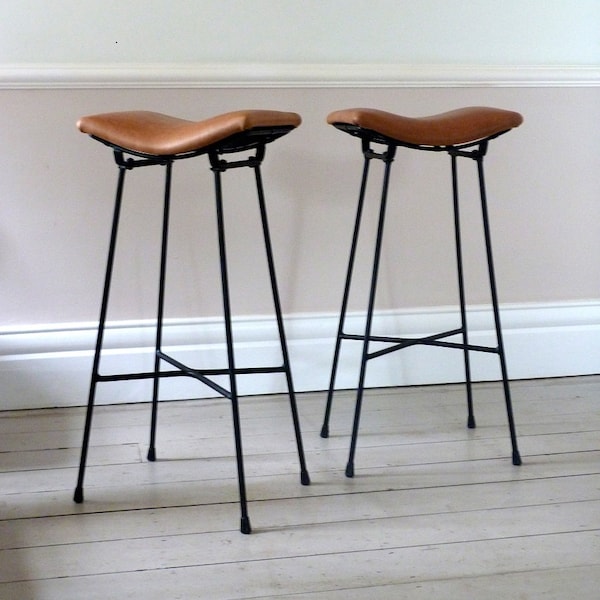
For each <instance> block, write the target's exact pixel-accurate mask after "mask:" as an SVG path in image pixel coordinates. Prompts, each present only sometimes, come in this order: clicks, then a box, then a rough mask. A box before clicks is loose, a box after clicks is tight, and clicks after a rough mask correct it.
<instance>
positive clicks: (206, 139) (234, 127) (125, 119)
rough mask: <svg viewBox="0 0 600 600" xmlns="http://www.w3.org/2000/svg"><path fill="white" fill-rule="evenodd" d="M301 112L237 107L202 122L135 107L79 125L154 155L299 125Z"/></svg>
mask: <svg viewBox="0 0 600 600" xmlns="http://www.w3.org/2000/svg"><path fill="white" fill-rule="evenodd" d="M300 123H301V119H300V115H298V114H296V113H292V112H281V111H275V110H238V111H235V112H229V113H225V114H222V115H218V116H216V117H211V118H209V119H205V120H203V121H188V120H186V119H179V118H176V117H171V116H168V115H164V114H161V113H156V112H150V111H143V110H134V111H125V112H112V113H104V114H99V115H91V116H87V117H82V118H81V119H79V121H78V122H77V127H78V128H79V130H80V131H82V132H83V133H87V134H89V135H92V136H94V137H96V138H99V139H100V140H102V141H104V142H108V143H109V144H111V145H115V146H119V147H120V148H123V149H126V150H133V151H135V152H141V153H143V154H150V155H155V156H173V155H176V154H181V153H186V152H194V151H197V150H202V149H203V148H207V147H209V146H212V145H213V144H216V143H218V142H220V141H222V140H225V139H227V138H229V137H231V136H232V135H235V134H237V133H242V132H244V131H249V130H251V129H255V128H262V127H290V128H295V127H298V125H300Z"/></svg>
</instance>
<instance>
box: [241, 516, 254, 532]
mask: <svg viewBox="0 0 600 600" xmlns="http://www.w3.org/2000/svg"><path fill="white" fill-rule="evenodd" d="M240 531H241V532H242V533H243V534H245V535H248V534H250V533H252V527H250V518H249V517H242V519H241V523H240Z"/></svg>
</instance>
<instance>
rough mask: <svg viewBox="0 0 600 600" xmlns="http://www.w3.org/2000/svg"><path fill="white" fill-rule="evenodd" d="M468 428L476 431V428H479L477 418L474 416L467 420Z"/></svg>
mask: <svg viewBox="0 0 600 600" xmlns="http://www.w3.org/2000/svg"><path fill="white" fill-rule="evenodd" d="M467 427H468V428H469V429H475V427H477V425H476V424H475V417H474V416H472V415H471V416H470V417H469V418H468V419H467Z"/></svg>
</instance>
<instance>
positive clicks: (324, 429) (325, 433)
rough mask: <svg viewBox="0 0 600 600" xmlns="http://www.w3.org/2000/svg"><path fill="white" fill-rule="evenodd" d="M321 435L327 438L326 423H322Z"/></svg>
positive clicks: (327, 428)
mask: <svg viewBox="0 0 600 600" xmlns="http://www.w3.org/2000/svg"><path fill="white" fill-rule="evenodd" d="M321 437H322V438H328V437H329V427H328V426H327V425H323V427H322V428H321Z"/></svg>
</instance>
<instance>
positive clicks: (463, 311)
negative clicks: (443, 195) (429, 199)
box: [451, 154, 475, 429]
mask: <svg viewBox="0 0 600 600" xmlns="http://www.w3.org/2000/svg"><path fill="white" fill-rule="evenodd" d="M451 161H452V196H453V203H454V234H455V237H456V244H455V247H456V265H457V273H458V295H459V299H460V318H461V330H462V338H463V344H464V350H463V354H464V363H465V383H466V388H467V409H468V417H467V426H468V427H469V429H474V428H475V415H474V412H473V386H472V384H471V364H470V357H469V348H468V344H469V332H468V328H467V308H466V298H465V279H464V271H463V258H462V236H461V229H460V207H459V201H458V173H457V164H456V155H454V154H452V155H451Z"/></svg>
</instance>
